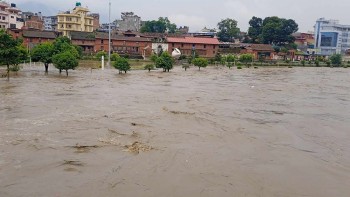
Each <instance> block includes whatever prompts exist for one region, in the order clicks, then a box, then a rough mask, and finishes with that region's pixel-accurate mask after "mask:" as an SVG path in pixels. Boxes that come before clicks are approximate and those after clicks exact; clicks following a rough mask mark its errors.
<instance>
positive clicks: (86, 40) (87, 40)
mask: <svg viewBox="0 0 350 197" xmlns="http://www.w3.org/2000/svg"><path fill="white" fill-rule="evenodd" d="M71 41H72V44H74V45H77V46H80V47H81V48H82V49H83V53H86V54H91V53H94V51H95V50H94V47H95V33H93V32H91V33H90V32H79V31H72V32H71Z"/></svg>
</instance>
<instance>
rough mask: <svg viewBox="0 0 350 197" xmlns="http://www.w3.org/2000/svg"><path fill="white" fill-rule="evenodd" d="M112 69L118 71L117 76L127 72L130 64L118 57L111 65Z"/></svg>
mask: <svg viewBox="0 0 350 197" xmlns="http://www.w3.org/2000/svg"><path fill="white" fill-rule="evenodd" d="M113 66H114V68H116V69H118V70H119V74H121V73H122V72H123V71H124V72H125V73H126V72H127V71H128V70H130V68H131V67H130V63H129V62H128V60H127V59H126V58H123V57H119V58H117V60H116V61H115V62H114V64H113Z"/></svg>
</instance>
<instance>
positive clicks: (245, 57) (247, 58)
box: [239, 54, 254, 66]
mask: <svg viewBox="0 0 350 197" xmlns="http://www.w3.org/2000/svg"><path fill="white" fill-rule="evenodd" d="M253 59H254V57H253V55H252V54H242V55H240V56H239V61H240V62H242V63H244V64H245V65H246V66H247V65H248V63H249V62H253Z"/></svg>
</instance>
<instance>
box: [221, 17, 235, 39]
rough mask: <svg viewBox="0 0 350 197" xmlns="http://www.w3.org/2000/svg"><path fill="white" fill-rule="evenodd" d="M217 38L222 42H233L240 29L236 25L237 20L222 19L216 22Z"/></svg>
mask: <svg viewBox="0 0 350 197" xmlns="http://www.w3.org/2000/svg"><path fill="white" fill-rule="evenodd" d="M218 28H219V32H218V34H217V36H218V38H219V40H220V41H222V42H234V39H235V38H238V37H239V34H240V29H239V28H238V27H237V21H236V20H234V19H230V18H227V19H223V20H221V21H220V22H219V23H218Z"/></svg>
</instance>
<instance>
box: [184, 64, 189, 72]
mask: <svg viewBox="0 0 350 197" xmlns="http://www.w3.org/2000/svg"><path fill="white" fill-rule="evenodd" d="M182 68H184V69H185V71H187V69H188V68H190V65H189V64H184V65H182Z"/></svg>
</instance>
